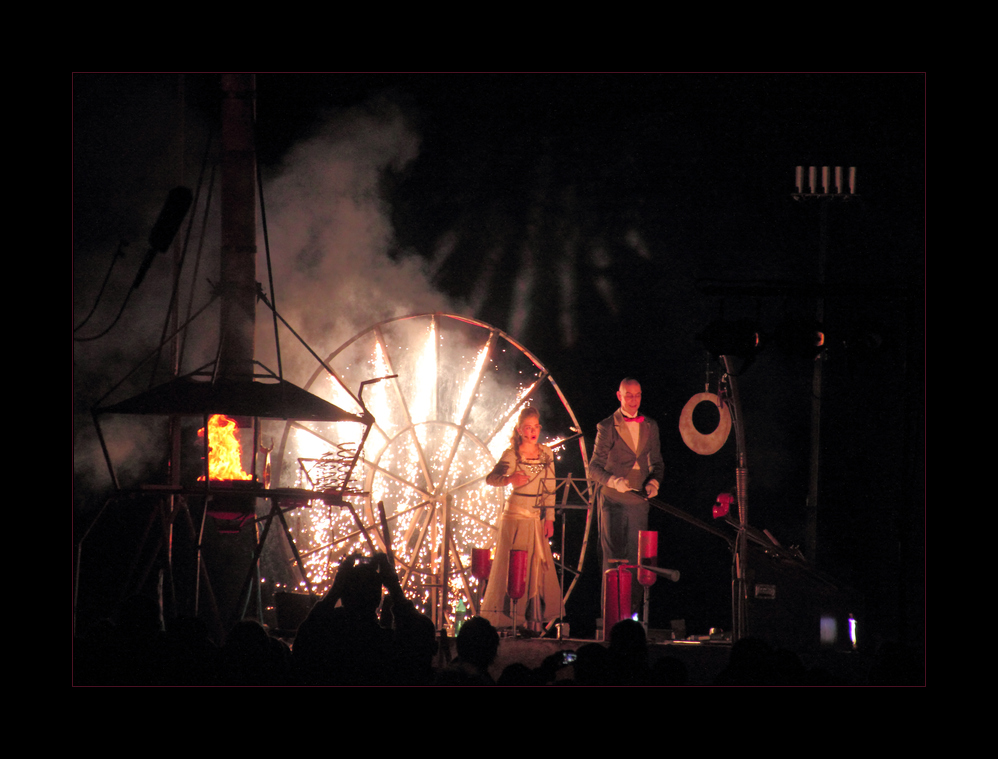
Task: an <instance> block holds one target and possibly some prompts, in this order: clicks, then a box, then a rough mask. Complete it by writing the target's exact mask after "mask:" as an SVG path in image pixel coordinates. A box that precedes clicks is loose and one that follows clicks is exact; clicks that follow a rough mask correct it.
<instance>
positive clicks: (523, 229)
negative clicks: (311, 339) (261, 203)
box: [73, 74, 925, 639]
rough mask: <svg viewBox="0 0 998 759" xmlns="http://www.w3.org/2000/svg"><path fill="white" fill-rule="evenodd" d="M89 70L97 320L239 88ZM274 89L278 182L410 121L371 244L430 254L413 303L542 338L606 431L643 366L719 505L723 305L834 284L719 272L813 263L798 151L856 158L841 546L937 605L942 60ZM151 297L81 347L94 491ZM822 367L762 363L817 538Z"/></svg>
mask: <svg viewBox="0 0 998 759" xmlns="http://www.w3.org/2000/svg"><path fill="white" fill-rule="evenodd" d="M73 88H74V95H73V97H74V115H73V119H74V190H73V193H74V194H73V204H74V267H73V269H74V275H73V276H74V279H73V288H74V296H73V297H74V324H75V323H77V322H78V321H79V319H80V318H81V317H82V316H83V315H84V314H85V313H86V312H87V311H88V310H89V307H90V305H91V304H92V302H93V298H94V296H95V294H96V288H97V285H99V282H100V279H101V278H102V277H103V273H104V271H105V268H106V266H107V265H108V261H109V258H110V256H111V254H112V253H113V251H114V248H115V246H116V244H117V242H118V240H119V239H120V238H122V237H124V238H126V239H129V240H130V241H132V242H131V245H130V247H129V250H130V251H131V257H130V258H126V259H125V260H124V262H123V263H121V264H120V266H121V267H122V268H123V269H125V270H127V273H122V274H121V279H122V281H123V282H124V281H126V280H130V278H131V277H132V276H134V274H133V272H134V267H135V266H136V265H137V263H136V258H137V257H138V256H139V255H141V252H143V251H138V248H140V247H142V245H141V243H140V241H142V240H144V237H145V235H146V234H147V233H148V232H147V230H148V229H149V228H150V226H151V224H152V221H153V220H154V219H155V214H156V213H157V211H158V207H159V204H161V203H162V199H163V198H164V197H165V194H166V192H167V191H168V190H169V188H170V187H172V186H173V185H175V184H178V183H180V181H181V176H180V174H179V171H178V170H177V169H176V168H175V166H177V165H179V163H180V159H179V156H180V155H181V144H180V143H179V142H178V139H177V135H178V134H180V133H181V132H182V133H183V134H184V135H185V139H184V143H183V149H184V153H183V155H185V161H184V162H185V164H186V167H187V168H186V174H185V175H184V181H185V182H186V183H187V184H189V185H192V184H193V183H194V182H195V181H196V176H197V173H196V172H197V170H198V166H199V163H200V159H201V153H202V151H203V150H204V144H205V138H206V135H207V133H208V127H209V126H211V125H212V124H214V123H216V122H217V114H218V99H219V98H218V77H217V76H213V75H188V76H187V77H185V78H184V97H185V102H186V107H184V108H181V107H180V105H179V102H180V101H179V95H178V77H176V76H175V75H100V74H82V75H76V76H74V79H73ZM257 89H258V93H257V118H258V143H259V147H258V158H259V161H260V164H261V167H262V169H263V171H264V175H265V177H267V178H268V181H275V182H276V180H277V179H278V178H279V177H282V176H285V177H286V176H288V175H289V174H290V173H292V172H291V171H290V170H289V166H292V165H295V164H294V161H296V160H300V155H301V152H300V150H299V152H297V153H296V150H298V146H300V145H302V144H303V143H307V142H308V141H309V140H313V139H315V138H316V136H317V135H319V136H321V137H322V138H323V139H326V140H328V141H332V142H336V141H337V140H339V141H341V142H342V141H349V140H351V139H352V140H354V141H355V142H356V143H358V144H359V143H361V142H364V140H367V139H369V138H371V139H372V140H373V138H372V135H373V134H374V132H375V131H376V129H375V128H373V127H370V126H369V125H371V124H374V125H377V129H381V128H382V127H384V128H385V131H386V133H387V132H390V130H389V128H388V127H389V126H391V129H396V130H399V131H397V132H391V133H392V134H396V135H397V134H402V135H403V136H402V137H399V138H398V144H405V145H409V144H410V143H411V146H412V147H411V150H409V152H408V153H406V155H405V156H404V157H399V156H400V155H401V153H402V152H405V151H404V150H403V149H402V148H392V149H393V150H396V151H397V153H398V154H393V155H394V156H395V157H394V158H388V159H378V160H374V161H373V163H374V164H376V169H375V170H376V172H377V179H378V181H377V184H376V187H375V190H374V194H376V195H377V197H376V198H375V199H374V201H375V202H376V203H377V205H378V208H379V209H380V213H381V215H382V216H383V217H384V218H385V220H386V223H385V228H386V229H388V230H389V233H388V234H387V235H385V236H383V237H384V240H383V245H382V247H381V249H379V251H378V252H377V253H376V254H372V255H377V256H380V257H381V258H384V259H388V260H390V261H393V262H396V263H405V262H409V263H410V264H411V263H412V262H416V263H418V264H419V268H420V270H421V271H422V272H424V273H425V280H426V290H427V293H425V294H422V295H420V296H419V298H418V299H414V303H419V304H422V303H428V302H433V299H434V298H439V302H440V303H446V304H452V305H453V307H454V308H458V309H461V310H462V312H463V313H468V314H470V315H474V316H476V317H477V318H480V319H482V320H484V321H486V322H489V323H491V324H494V325H496V326H498V327H500V328H502V329H504V330H506V331H507V332H510V334H512V335H513V336H514V337H515V338H517V339H518V340H520V341H521V342H523V343H524V344H525V345H527V346H528V347H529V348H530V350H531V351H532V352H534V353H535V354H536V355H538V356H539V357H540V358H541V359H542V361H544V363H545V365H546V366H547V367H548V368H549V369H550V370H551V371H552V373H553V375H554V376H555V377H556V378H557V380H558V382H559V385H560V386H561V387H562V389H563V390H564V391H565V393H566V395H567V396H568V398H569V401H570V403H571V404H572V406H573V408H574V410H575V413H576V415H577V416H578V417H579V418H580V421H581V422H582V423H583V425H584V427H585V428H586V431H587V433H588V434H589V435H590V436H591V435H592V434H593V432H594V430H595V425H596V423H597V422H598V421H599V420H600V419H601V418H603V417H604V416H606V415H608V414H609V413H610V412H611V411H612V410H613V408H614V404H615V399H614V397H613V391H614V389H615V385H616V383H617V382H618V381H619V379H620V377H621V376H624V375H634V376H637V377H639V378H640V379H641V380H642V381H643V384H644V391H645V407H644V410H645V411H646V413H648V414H650V415H652V416H654V417H655V418H657V419H658V420H659V422H660V424H661V426H662V429H663V441H662V442H663V449H664V453H665V456H666V462H667V465H670V464H672V465H673V466H672V467H671V474H670V476H669V478H668V480H669V481H668V482H667V483H666V487H665V488H663V490H664V491H665V493H667V494H668V498H669V500H670V501H671V502H673V503H674V504H675V505H677V506H680V507H681V508H684V509H687V510H689V511H690V512H692V513H696V514H698V515H700V516H702V517H704V518H706V516H707V513H708V510H709V507H710V504H711V503H712V502H713V497H714V495H716V493H717V492H719V491H720V490H723V489H725V488H727V487H730V484H731V483H729V482H728V480H730V478H731V474H730V473H731V470H732V469H733V466H734V463H733V457H734V453H733V444H732V443H731V442H730V441H729V443H728V445H727V446H726V447H725V448H724V449H723V450H722V452H721V453H719V454H717V455H716V456H713V457H709V459H708V458H705V457H698V456H697V455H696V454H693V453H692V452H690V451H689V450H688V449H686V448H685V446H683V444H682V441H681V440H680V439H679V436H678V433H677V432H676V431H675V425H676V422H677V419H678V415H679V411H680V409H681V408H682V406H683V404H684V403H685V401H686V399H688V398H689V397H690V396H691V395H692V394H694V393H696V392H700V391H701V390H702V389H703V381H704V370H705V368H706V366H707V356H706V353H705V352H704V349H703V347H702V346H701V345H700V343H699V342H698V341H697V340H696V337H695V336H696V334H697V333H698V332H699V331H700V330H701V329H703V327H704V326H705V325H706V324H707V323H708V322H709V321H710V320H711V319H712V318H715V317H717V316H718V315H719V314H720V313H721V312H722V311H723V313H724V315H725V316H728V317H738V316H750V317H753V318H758V320H759V322H760V324H761V326H762V329H763V331H764V332H766V331H771V330H772V328H773V327H774V326H775V324H776V323H777V322H778V321H779V320H781V319H782V318H785V317H794V318H800V319H803V318H806V317H808V316H813V314H814V309H815V301H814V300H813V298H809V297H805V296H801V295H784V296H780V297H766V298H747V297H743V296H729V297H726V298H724V299H723V300H722V299H720V298H718V297H714V296H707V295H704V294H703V292H702V290H701V288H700V287H699V285H700V284H702V283H703V282H704V281H705V280H713V281H724V282H731V283H743V284H744V283H749V282H761V281H783V282H795V283H810V282H814V281H815V280H816V277H817V268H818V249H819V219H818V211H817V206H818V203H800V202H795V201H794V200H793V199H792V198H791V193H792V192H793V189H794V188H793V177H794V166H796V165H798V164H802V165H805V166H806V165H833V166H834V165H843V166H857V167H858V192H859V193H860V195H861V199H859V200H857V201H853V202H850V203H834V204H833V207H832V208H831V209H829V210H830V213H829V233H830V235H829V248H828V251H829V252H828V260H827V270H826V281H827V283H828V284H829V285H832V286H834V287H835V290H834V293H833V294H831V295H830V296H829V298H828V299H827V301H826V320H825V325H826V331H827V332H828V335H829V341H830V345H829V350H828V354H827V355H828V361H827V363H826V382H827V384H826V403H825V405H824V408H823V414H824V417H823V424H824V430H823V439H822V445H823V455H824V456H825V459H824V461H823V465H824V467H825V468H824V471H823V479H822V496H821V498H822V505H823V511H822V513H821V517H820V519H821V522H820V525H821V530H822V532H821V543H820V546H821V555H820V560H819V565H820V566H821V567H822V568H823V569H826V570H828V571H830V572H831V573H833V574H835V575H836V576H838V577H841V578H843V579H844V580H846V581H847V582H850V583H852V584H853V585H854V586H856V587H859V588H861V589H862V590H863V592H864V593H865V594H866V596H867V600H868V604H869V605H870V606H878V607H880V608H882V609H887V611H884V612H882V619H881V620H880V621H881V623H882V625H883V626H884V627H885V628H893V629H888V630H886V631H885V633H884V634H885V635H888V636H892V637H893V636H894V635H896V634H897V633H896V629H897V628H899V627H900V626H902V625H906V624H910V625H915V626H916V627H917V626H919V625H921V624H922V614H923V610H922V606H921V597H922V594H923V588H922V577H923V560H924V559H923V555H922V547H923V544H924V347H923V346H924V290H925V287H924V272H925V261H924V219H925V209H924V197H925V192H924V176H925V165H924V154H925V122H924V117H925V77H924V75H922V74H772V75H768V74H767V75H763V74H643V75H635V74H628V75H621V74H575V75H566V74H545V75H510V74H507V75H492V74H490V75H481V74H479V75H469V74H454V75H441V74H438V75H425V74H363V75H360V74H336V75H316V74H313V75H288V74H262V75H258V78H257ZM181 117H183V129H182V130H181V129H180V127H179V125H180V123H181ZM364 125H368V127H366V131H365V126H364ZM351 129H353V130H354V131H350V130H351ZM379 134H380V132H379ZM344 135H346V136H344ZM386 139H387V138H386ZM364 144H368V143H364ZM393 145H395V143H393ZM295 156H299V157H298V158H296V157H295ZM379 161H380V162H379ZM275 186H276V185H275ZM275 193H276V190H275ZM268 202H269V201H268ZM276 255H278V256H280V255H281V253H280V251H278V252H277V253H276ZM164 268H165V266H164ZM201 276H202V277H209V278H214V276H216V275H215V274H214V273H213V272H208V273H202V275H201ZM263 276H264V274H263V272H262V271H258V275H257V278H258V279H262V278H263ZM277 287H278V293H279V294H280V293H281V291H282V287H285V285H284V284H283V283H282V282H281V281H278V282H277ZM287 287H288V288H290V287H291V286H290V285H287ZM130 308H131V309H133V311H131V312H130V317H129V324H128V327H127V331H126V330H120V331H116V332H114V333H112V334H111V335H109V337H108V338H105V339H104V341H102V342H101V343H100V344H97V343H95V344H87V343H83V344H77V346H76V348H75V349H74V389H75V395H74V397H75V403H76V408H75V412H76V414H77V417H76V418H75V421H74V436H75V439H74V459H75V460H76V471H77V479H76V485H75V492H76V499H75V500H76V502H77V505H78V507H79V505H80V504H81V503H83V502H85V501H86V500H87V495H86V494H87V493H89V492H90V491H92V490H93V489H94V488H98V489H99V487H100V486H99V485H94V484H93V482H94V481H92V480H91V479H88V478H85V477H83V476H81V474H80V471H81V469H82V468H83V464H82V463H81V460H83V459H84V458H86V457H85V456H84V455H83V454H82V448H83V446H84V444H83V442H81V441H82V438H83V437H85V433H84V431H83V430H84V428H85V427H86V425H87V424H88V422H87V421H86V420H87V418H88V417H87V416H81V415H86V414H87V412H88V407H89V404H91V403H92V402H93V401H94V400H95V398H96V397H98V396H99V395H100V394H102V393H103V392H106V390H107V389H108V388H109V387H110V382H111V381H112V380H114V379H117V378H118V377H120V376H121V375H122V374H123V371H118V369H119V368H121V369H123V368H124V367H125V366H127V365H128V364H129V362H130V360H131V359H132V358H133V357H135V356H137V355H138V354H139V352H140V347H141V346H145V348H146V349H148V347H149V345H150V344H152V343H155V341H156V339H157V338H158V334H159V326H157V322H156V318H157V317H155V316H153V314H154V313H155V312H156V311H157V309H158V308H159V305H158V301H157V300H156V298H155V297H154V296H151V295H146V296H145V297H144V298H142V299H139V300H138V301H137V302H136V303H134V304H131V306H130ZM361 310H363V309H361ZM420 310H421V309H420ZM146 312H148V313H149V316H148V319H146V318H145V317H144V314H145V313H146ZM109 318H110V316H107V315H105V316H104V320H103V321H100V319H98V318H97V317H95V322H100V323H107V320H108V319H109ZM357 318H358V319H359V320H361V321H362V317H360V316H358V317H357ZM122 332H127V334H122ZM870 336H875V337H870ZM871 340H873V341H875V342H876V347H875V348H872V349H868V350H861V348H862V346H864V345H867V344H868V343H870V341H871ZM810 378H811V364H810V362H809V361H807V360H806V359H798V358H792V357H789V356H786V355H784V354H782V353H780V352H779V351H778V350H777V349H776V347H775V346H770V347H769V348H767V349H766V350H765V351H763V353H762V354H761V355H760V357H759V359H758V360H757V361H756V362H755V364H754V365H753V366H752V367H751V368H750V369H749V371H747V372H746V374H745V376H744V377H743V379H742V394H743V401H744V403H745V407H746V420H747V426H748V443H749V461H750V471H751V473H752V488H753V490H752V493H753V498H752V508H753V511H752V514H753V519H752V521H753V523H754V524H756V525H757V526H759V527H767V528H769V529H771V530H772V531H773V532H774V533H775V534H777V536H778V537H780V538H781V539H782V540H783V541H784V542H785V543H787V544H803V535H802V530H803V516H802V515H803V507H804V499H805V498H806V494H807V471H808V460H807V452H808V445H809V434H810V426H809V424H810V422H809V420H810V392H811V391H810ZM904 577H909V578H914V579H912V580H909V581H908V585H903V581H902V580H901V579H900V578H904ZM907 634H909V635H910V634H913V635H914V637H915V638H916V639H918V638H920V636H921V634H922V633H921V632H920V631H911V630H909V631H908V633H907Z"/></svg>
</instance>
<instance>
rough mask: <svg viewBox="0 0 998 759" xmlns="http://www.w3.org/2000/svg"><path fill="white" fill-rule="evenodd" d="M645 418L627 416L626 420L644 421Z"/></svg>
mask: <svg viewBox="0 0 998 759" xmlns="http://www.w3.org/2000/svg"><path fill="white" fill-rule="evenodd" d="M644 420H645V418H644V417H643V416H625V417H624V421H625V422H643V421H644Z"/></svg>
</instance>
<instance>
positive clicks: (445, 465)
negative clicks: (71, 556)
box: [285, 316, 546, 621]
mask: <svg viewBox="0 0 998 759" xmlns="http://www.w3.org/2000/svg"><path fill="white" fill-rule="evenodd" d="M427 318H429V324H428V325H425V321H423V322H420V321H416V320H414V321H413V322H411V323H408V324H405V323H403V324H402V325H401V326H398V325H396V326H394V327H391V323H389V326H386V327H384V328H382V327H376V328H373V329H372V330H371V331H370V332H368V333H365V334H364V335H363V336H362V338H361V339H359V340H357V341H355V342H354V343H353V345H352V346H351V352H344V353H343V354H342V355H341V354H340V353H339V352H337V353H336V354H334V356H336V357H339V358H338V360H339V361H341V362H343V363H342V364H340V365H337V364H336V361H334V359H333V358H331V359H330V361H331V362H333V365H334V368H336V370H337V375H338V376H337V377H336V378H333V379H332V382H331V384H330V386H329V387H328V389H327V391H326V393H325V394H326V396H327V397H328V398H330V399H331V400H333V402H335V403H336V404H337V405H339V406H340V407H342V408H348V409H353V408H356V409H358V410H359V404H358V403H357V402H356V397H355V396H354V394H353V393H352V392H351V391H350V390H349V389H348V388H347V387H346V386H347V384H356V385H357V386H359V382H360V381H361V380H366V379H370V378H375V377H386V376H388V375H391V374H398V375H399V376H398V377H397V378H395V379H388V380H384V381H382V382H379V383H376V384H373V385H369V386H368V387H367V390H366V392H365V396H364V401H365V404H366V406H367V408H368V410H369V411H370V412H371V413H372V414H373V415H374V417H375V419H376V420H377V422H376V424H375V426H374V427H373V428H372V429H371V432H370V434H369V436H368V438H367V441H366V443H365V445H364V450H363V451H362V452H361V457H360V461H359V462H358V465H357V468H356V469H355V471H354V472H353V477H352V479H351V481H350V484H349V487H348V490H349V491H354V492H356V491H364V494H363V495H360V496H358V495H350V494H349V493H347V495H346V498H347V500H349V501H350V503H352V504H353V506H354V511H355V512H356V514H357V517H358V518H359V519H360V521H361V522H362V523H363V528H364V530H361V525H358V523H357V520H356V519H355V517H354V515H353V513H351V510H350V509H348V508H344V507H338V506H329V505H326V504H324V503H322V502H320V501H313V502H312V503H311V505H310V507H309V508H304V509H298V510H297V511H296V512H295V517H294V520H292V521H295V520H297V521H296V523H295V526H294V528H293V529H294V531H295V534H296V538H295V539H296V543H297V545H298V548H299V551H300V553H301V555H302V561H303V563H304V565H305V567H304V568H305V572H306V574H307V575H308V577H309V581H310V582H311V584H312V586H313V587H314V588H315V589H316V591H317V592H319V593H322V592H325V590H326V589H327V588H328V587H329V585H330V584H331V582H332V579H333V576H334V574H335V568H336V566H337V565H338V564H339V562H340V560H341V559H342V558H343V557H344V556H347V555H349V554H351V553H353V552H360V553H364V554H369V553H370V552H371V551H372V549H373V550H375V551H383V550H385V545H384V543H383V540H384V537H383V535H382V533H381V526H380V520H379V518H378V513H377V504H378V502H379V501H381V502H384V504H385V511H386V515H387V520H388V527H389V532H390V533H391V542H392V546H391V547H392V553H393V555H394V556H395V557H396V566H397V570H398V573H399V579H400V580H401V582H402V586H403V588H404V589H405V591H406V594H407V596H409V598H411V599H412V600H413V601H414V602H415V603H416V605H417V606H418V607H420V608H421V610H422V611H423V612H424V613H427V614H430V615H431V616H434V610H435V609H440V608H441V607H443V614H444V616H445V618H446V619H447V620H448V621H452V620H453V612H452V609H453V607H454V606H455V605H456V604H457V601H458V599H463V600H464V603H465V605H466V606H467V607H468V608H473V603H472V600H471V599H472V598H474V597H475V596H476V589H477V586H478V580H476V579H475V578H474V577H472V575H471V550H472V548H491V547H492V546H493V544H494V543H495V537H496V529H497V524H498V521H499V517H500V515H501V512H502V504H503V497H504V491H503V490H502V489H501V488H494V487H490V486H488V485H487V484H486V483H485V476H486V475H487V474H488V473H489V472H490V471H491V470H492V468H493V467H494V466H495V462H496V460H497V459H498V458H499V456H500V455H501V454H502V452H503V451H504V450H505V449H506V448H507V447H508V446H509V441H510V434H511V433H512V430H513V426H514V425H515V424H516V417H517V413H518V411H519V409H520V408H521V407H522V406H523V405H525V404H526V403H528V402H530V397H531V393H532V392H533V391H534V390H536V389H537V387H538V383H539V381H540V380H541V379H542V378H543V377H544V376H546V375H545V374H543V373H542V372H541V371H539V370H536V367H534V366H533V364H531V365H529V366H528V367H526V369H525V370H524V369H521V370H520V371H519V373H513V372H510V371H508V370H507V371H505V373H504V371H503V370H504V369H506V367H505V363H506V362H508V361H509V360H510V359H511V357H515V360H519V361H522V360H523V358H522V355H521V354H519V353H518V352H512V349H511V348H510V350H511V353H509V354H506V355H505V356H504V355H503V354H504V353H505V350H496V347H497V337H496V335H497V333H496V332H495V331H491V332H489V331H483V330H482V328H481V327H478V328H477V329H476V330H475V332H474V337H473V338H468V337H467V335H466V334H465V333H464V332H457V333H455V332H454V331H451V330H448V331H442V330H441V329H440V327H441V324H439V323H438V320H441V317H438V316H432V317H427ZM403 321H404V320H403ZM448 323H449V322H448ZM424 325H425V326H424ZM389 327H391V329H389ZM420 327H422V329H420ZM465 329H467V328H465ZM400 335H401V336H400ZM369 338H370V339H369ZM469 339H470V343H469V342H468V341H469ZM365 341H366V342H365ZM532 370H533V373H532V374H531V371H532ZM341 378H342V379H341ZM323 386H324V385H323ZM362 431H363V428H362V427H361V425H359V424H352V423H339V424H326V425H312V426H304V425H299V426H298V427H296V428H295V430H294V434H293V435H291V436H290V438H289V442H290V443H291V452H292V453H291V455H290V456H289V457H287V458H286V459H285V460H286V461H287V460H288V459H293V460H294V461H295V462H296V471H297V473H298V474H297V479H296V481H295V485H296V486H297V487H302V488H311V487H314V486H315V476H314V475H310V476H306V475H307V474H308V466H310V465H311V464H308V463H306V460H314V459H319V458H321V457H322V456H323V454H327V453H328V452H330V451H333V450H335V449H337V448H340V449H342V448H347V449H348V450H356V445H358V444H359V442H360V437H361V434H362ZM350 446H352V448H351V447H350ZM365 531H366V536H365ZM368 538H370V541H371V543H373V545H371V543H369V542H368ZM445 539H446V540H447V545H445ZM445 568H446V571H447V579H446V582H447V588H448V594H447V597H446V599H444V598H442V597H441V591H442V579H443V572H444V570H445ZM299 589H300V590H304V589H305V583H304V582H302V583H301V585H300V588H299Z"/></svg>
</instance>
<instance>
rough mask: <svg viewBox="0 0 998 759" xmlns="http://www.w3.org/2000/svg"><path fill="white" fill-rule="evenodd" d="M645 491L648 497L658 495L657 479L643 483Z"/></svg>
mask: <svg viewBox="0 0 998 759" xmlns="http://www.w3.org/2000/svg"><path fill="white" fill-rule="evenodd" d="M645 492H646V493H647V494H648V497H649V498H654V497H655V496H657V495H658V481H657V480H648V482H647V483H645Z"/></svg>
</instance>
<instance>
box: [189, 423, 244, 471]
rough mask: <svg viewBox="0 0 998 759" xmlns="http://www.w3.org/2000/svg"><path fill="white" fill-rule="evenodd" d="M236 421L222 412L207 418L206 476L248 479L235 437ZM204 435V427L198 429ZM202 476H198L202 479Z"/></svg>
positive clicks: (199, 434)
mask: <svg viewBox="0 0 998 759" xmlns="http://www.w3.org/2000/svg"><path fill="white" fill-rule="evenodd" d="M236 429H237V427H236V422H235V420H233V419H229V417H227V416H223V415H222V414H215V415H213V416H212V417H210V418H209V419H208V476H209V477H210V478H211V479H213V480H250V479H252V478H253V477H252V475H250V474H247V473H246V472H244V471H243V463H242V453H243V451H242V446H240V445H239V438H238V437H236ZM198 437H201V438H203V437H204V427H202V428H201V429H199V430H198ZM203 479H204V477H203V476H201V477H198V480H203Z"/></svg>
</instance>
